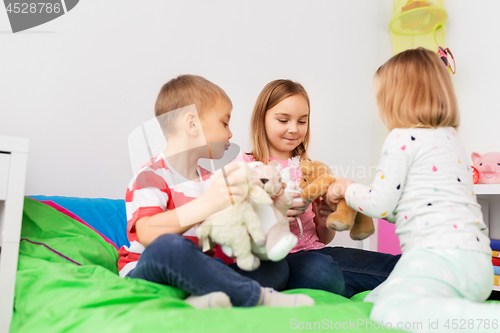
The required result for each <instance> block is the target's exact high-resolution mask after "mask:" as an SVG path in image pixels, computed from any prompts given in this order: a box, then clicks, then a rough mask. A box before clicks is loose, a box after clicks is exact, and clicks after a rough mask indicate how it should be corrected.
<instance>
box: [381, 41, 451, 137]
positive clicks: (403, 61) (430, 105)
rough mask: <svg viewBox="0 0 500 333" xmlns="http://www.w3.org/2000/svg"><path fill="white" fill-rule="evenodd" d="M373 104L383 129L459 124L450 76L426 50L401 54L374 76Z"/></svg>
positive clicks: (435, 55) (436, 56)
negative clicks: (383, 126) (375, 97)
mask: <svg viewBox="0 0 500 333" xmlns="http://www.w3.org/2000/svg"><path fill="white" fill-rule="evenodd" d="M375 86H376V89H377V92H376V95H377V103H378V108H379V112H380V116H381V118H382V120H383V122H384V123H385V125H386V126H387V127H388V128H389V129H390V130H392V129H394V128H412V127H424V128H436V127H447V126H451V127H454V128H455V129H456V128H457V127H458V125H459V123H460V116H459V113H458V104H457V99H456V97H455V92H454V91H453V85H452V83H451V78H450V74H449V72H448V69H447V68H446V66H445V65H444V63H443V61H442V60H441V59H440V58H439V56H438V55H437V54H436V53H434V52H432V51H430V50H427V49H424V48H421V47H419V48H416V49H411V50H406V51H403V52H401V53H399V54H397V55H395V56H394V57H392V58H391V59H389V60H388V61H387V62H386V63H385V64H383V65H382V66H380V67H379V69H378V70H377V72H376V74H375Z"/></svg>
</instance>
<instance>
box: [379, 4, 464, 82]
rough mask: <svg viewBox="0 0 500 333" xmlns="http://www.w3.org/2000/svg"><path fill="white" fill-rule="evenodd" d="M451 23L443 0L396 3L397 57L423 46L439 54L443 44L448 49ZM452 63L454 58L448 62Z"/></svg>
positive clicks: (393, 30)
mask: <svg viewBox="0 0 500 333" xmlns="http://www.w3.org/2000/svg"><path fill="white" fill-rule="evenodd" d="M447 21H448V13H447V12H446V10H445V9H444V4H443V0H394V5H393V10H392V20H391V23H389V30H390V31H391V36H392V42H393V49H394V54H398V53H400V52H402V51H404V50H408V49H412V48H416V47H419V46H421V47H424V48H427V49H430V50H432V51H434V52H436V51H437V50H439V49H438V46H440V45H441V46H443V48H442V49H443V50H446V49H445V48H444V32H445V28H446V22H447ZM450 53H451V52H450ZM446 54H447V53H446ZM447 60H448V59H447ZM443 62H445V60H444V59H443ZM451 62H452V61H451V59H450V60H449V61H447V62H445V63H446V64H448V63H451ZM452 71H453V72H454V68H453V69H452Z"/></svg>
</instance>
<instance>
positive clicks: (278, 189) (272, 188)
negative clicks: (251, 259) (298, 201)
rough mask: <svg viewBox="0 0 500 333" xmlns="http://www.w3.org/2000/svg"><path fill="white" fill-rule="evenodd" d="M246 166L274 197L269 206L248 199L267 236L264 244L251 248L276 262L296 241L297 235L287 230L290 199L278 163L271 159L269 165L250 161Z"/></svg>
mask: <svg viewBox="0 0 500 333" xmlns="http://www.w3.org/2000/svg"><path fill="white" fill-rule="evenodd" d="M249 165H250V167H251V168H252V169H253V171H254V177H255V178H256V179H258V180H260V182H261V184H260V185H261V186H262V188H263V189H264V190H265V191H266V192H267V194H268V195H269V196H270V197H271V198H273V202H272V203H271V204H268V205H261V204H259V203H258V202H256V201H255V200H254V199H253V198H251V200H250V201H251V203H252V206H253V208H254V210H255V211H256V213H257V215H258V216H259V218H260V221H261V223H262V229H263V231H264V234H265V235H266V245H265V246H259V244H252V245H253V247H252V251H253V252H254V253H255V254H256V255H257V256H259V257H260V258H261V259H269V260H272V261H279V260H281V259H283V258H285V257H286V255H287V254H288V253H289V252H290V250H291V249H293V248H294V246H295V245H296V244H297V241H298V239H297V236H295V235H294V234H292V233H291V232H290V225H289V223H288V220H287V218H286V217H285V214H286V211H287V210H288V209H289V208H290V207H291V206H292V202H293V198H292V196H291V195H289V194H288V193H287V192H285V191H283V183H282V179H281V173H280V170H281V165H280V164H279V162H276V161H273V162H270V163H269V164H268V165H266V164H264V163H262V162H251V163H249Z"/></svg>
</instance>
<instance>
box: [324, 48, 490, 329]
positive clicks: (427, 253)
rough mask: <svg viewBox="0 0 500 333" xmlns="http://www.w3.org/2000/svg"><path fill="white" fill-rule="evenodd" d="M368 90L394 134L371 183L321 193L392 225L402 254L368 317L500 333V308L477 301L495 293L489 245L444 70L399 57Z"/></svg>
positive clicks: (430, 61)
mask: <svg viewBox="0 0 500 333" xmlns="http://www.w3.org/2000/svg"><path fill="white" fill-rule="evenodd" d="M375 88H376V97H377V102H378V107H379V112H380V116H381V119H382V121H383V122H384V124H385V125H386V126H387V128H388V129H389V130H390V131H391V132H390V133H389V135H388V137H387V138H386V140H385V142H384V145H383V148H382V151H381V154H380V161H379V164H378V167H377V174H376V177H375V180H374V181H373V183H372V185H371V186H364V185H361V184H356V183H353V182H351V181H349V180H345V179H339V180H338V181H337V182H336V183H334V184H332V185H330V187H329V189H328V192H327V195H326V201H327V202H332V201H334V200H338V199H340V198H345V200H346V202H347V204H348V205H349V206H350V207H352V208H353V209H355V210H357V211H359V212H363V214H366V215H368V216H372V217H375V218H384V219H387V221H389V222H392V223H396V233H397V234H398V236H399V240H400V244H401V251H402V253H403V255H402V257H401V259H400V260H399V262H398V263H397V265H396V267H395V268H394V270H393V272H392V273H391V275H390V276H389V278H388V279H387V280H386V281H385V282H384V283H382V284H381V285H380V286H378V287H377V288H376V289H375V290H374V291H372V292H371V293H370V294H369V295H368V296H367V297H366V298H365V301H366V302H372V303H374V306H373V309H372V311H371V314H370V318H371V319H373V320H376V321H379V322H383V323H384V325H385V326H386V327H398V328H405V329H408V330H410V331H414V332H427V331H429V332H493V331H498V328H499V326H498V324H500V323H498V321H499V319H500V304H497V303H482V302H484V301H485V300H486V299H487V298H488V296H489V295H490V293H491V289H492V285H493V268H492V265H491V248H490V246H489V244H490V240H489V238H488V229H487V227H486V225H485V224H484V222H483V216H482V213H481V207H480V206H479V205H478V203H477V200H476V197H475V195H474V190H473V181H472V173H471V168H470V166H469V162H468V158H467V153H466V152H465V150H464V148H463V147H462V144H461V143H460V141H459V139H458V137H457V133H456V129H457V127H458V125H459V113H458V108H457V102H456V98H455V93H454V91H453V87H452V83H451V79H450V75H449V73H448V71H447V69H446V67H445V66H443V63H442V61H441V59H440V58H439V57H438V56H437V55H436V54H435V53H433V52H431V51H429V50H426V49H423V48H418V49H412V50H408V51H404V52H401V53H400V54H398V55H396V56H394V57H393V58H391V59H390V60H389V61H387V62H386V63H385V64H384V65H382V66H381V67H380V68H379V69H378V71H377V73H376V74H375ZM495 320H496V330H495V329H493V328H494V327H495ZM409 323H410V324H409ZM419 324H420V325H419Z"/></svg>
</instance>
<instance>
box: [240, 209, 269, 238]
mask: <svg viewBox="0 0 500 333" xmlns="http://www.w3.org/2000/svg"><path fill="white" fill-rule="evenodd" d="M244 216H245V225H246V227H247V230H248V233H249V234H250V236H251V237H252V239H253V241H254V242H255V244H257V245H258V246H263V245H264V244H266V236H265V235H264V231H263V230H262V224H261V222H260V218H259V216H258V215H257V213H255V211H254V210H253V208H252V205H250V204H247V207H246V209H245V212H244Z"/></svg>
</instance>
